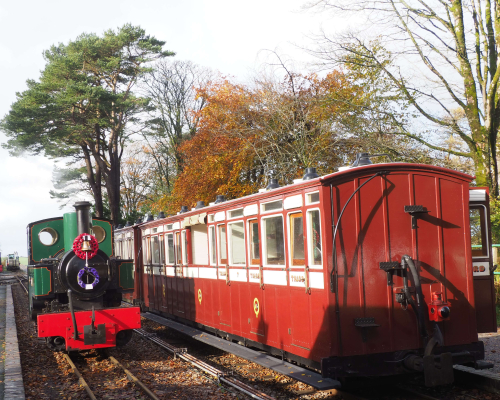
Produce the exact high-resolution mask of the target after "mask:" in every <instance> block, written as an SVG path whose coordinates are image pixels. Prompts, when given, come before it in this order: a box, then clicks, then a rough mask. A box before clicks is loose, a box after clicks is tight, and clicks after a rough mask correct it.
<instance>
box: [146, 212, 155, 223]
mask: <svg viewBox="0 0 500 400" xmlns="http://www.w3.org/2000/svg"><path fill="white" fill-rule="evenodd" d="M154 220H155V217H153V214H151V213H150V214H148V219H147V220H146V222H150V221H154Z"/></svg>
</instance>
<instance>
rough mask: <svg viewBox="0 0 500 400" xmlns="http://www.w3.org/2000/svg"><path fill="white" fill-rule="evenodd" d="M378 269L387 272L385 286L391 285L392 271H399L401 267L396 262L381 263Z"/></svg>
mask: <svg viewBox="0 0 500 400" xmlns="http://www.w3.org/2000/svg"><path fill="white" fill-rule="evenodd" d="M379 266H380V269H381V270H384V271H385V272H387V286H391V285H392V274H393V273H394V271H401V270H402V269H403V267H402V266H401V264H400V263H398V262H397V261H383V262H380V263H379Z"/></svg>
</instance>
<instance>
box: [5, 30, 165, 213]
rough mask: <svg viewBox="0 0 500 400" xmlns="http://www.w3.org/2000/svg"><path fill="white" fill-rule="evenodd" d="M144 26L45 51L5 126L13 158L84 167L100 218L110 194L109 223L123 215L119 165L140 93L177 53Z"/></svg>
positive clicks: (142, 105) (142, 104) (140, 107)
mask: <svg viewBox="0 0 500 400" xmlns="http://www.w3.org/2000/svg"><path fill="white" fill-rule="evenodd" d="M164 44H165V42H162V41H160V40H158V39H156V38H154V37H152V36H149V35H146V32H145V31H144V30H143V29H141V28H140V27H134V26H132V25H130V24H127V25H124V26H123V27H121V28H119V29H118V30H117V31H113V30H109V31H106V32H105V33H104V34H103V35H102V36H98V35H95V34H82V35H81V36H79V37H78V38H77V39H76V40H75V41H70V42H69V43H68V44H67V45H64V44H59V45H57V46H52V47H51V48H50V50H47V51H45V53H44V58H45V60H46V66H45V69H44V70H43V71H42V73H41V76H40V79H39V81H35V80H29V81H28V82H27V86H28V89H27V90H26V91H24V92H22V93H18V94H17V100H16V102H15V103H14V104H13V105H12V107H11V110H10V112H9V113H8V114H7V115H6V116H5V118H4V119H3V121H2V124H1V128H2V130H3V131H4V132H5V134H6V135H7V137H8V138H9V140H8V142H7V144H6V145H5V147H6V148H8V149H9V150H10V152H11V154H13V155H19V154H20V153H21V152H23V151H28V152H30V153H31V154H39V153H43V154H45V155H46V156H48V157H52V158H61V157H71V158H73V159H74V161H75V163H78V162H79V161H83V162H84V163H85V169H86V175H87V182H88V184H89V185H90V187H91V189H92V194H93V196H94V199H95V208H96V214H97V215H98V216H100V215H102V213H103V193H102V187H103V186H104V187H105V190H106V193H107V198H108V200H109V207H110V213H111V219H113V220H115V221H117V220H118V219H119V215H120V163H121V157H122V154H123V149H124V146H125V144H126V142H127V140H128V138H129V136H130V135H131V134H132V133H133V129H134V127H135V124H136V123H137V122H138V115H139V113H141V112H143V111H144V110H145V109H146V107H147V105H148V99H147V98H145V97H141V96H137V95H136V94H135V93H134V87H135V85H136V84H137V81H138V79H139V78H140V77H142V76H143V75H144V74H145V73H147V72H148V71H150V68H151V62H153V61H154V60H157V59H161V58H164V57H167V56H170V55H173V53H171V52H168V51H164V50H163V49H162V48H163V45H164Z"/></svg>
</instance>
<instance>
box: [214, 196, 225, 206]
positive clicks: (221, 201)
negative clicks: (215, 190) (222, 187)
mask: <svg viewBox="0 0 500 400" xmlns="http://www.w3.org/2000/svg"><path fill="white" fill-rule="evenodd" d="M225 201H226V196H224V195H222V194H218V195H217V196H216V197H215V204H219V203H223V202H225Z"/></svg>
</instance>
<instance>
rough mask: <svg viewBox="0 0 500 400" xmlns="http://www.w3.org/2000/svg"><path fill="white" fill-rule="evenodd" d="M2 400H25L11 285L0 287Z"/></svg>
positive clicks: (0, 394)
mask: <svg viewBox="0 0 500 400" xmlns="http://www.w3.org/2000/svg"><path fill="white" fill-rule="evenodd" d="M2 275H3V274H2ZM0 276H1V275H0ZM2 399H5V400H18V399H25V394H24V383H23V375H22V370H21V358H20V355H19V345H18V342H17V328H16V317H15V314H14V302H13V298H12V288H11V286H10V285H0V400H2Z"/></svg>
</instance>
